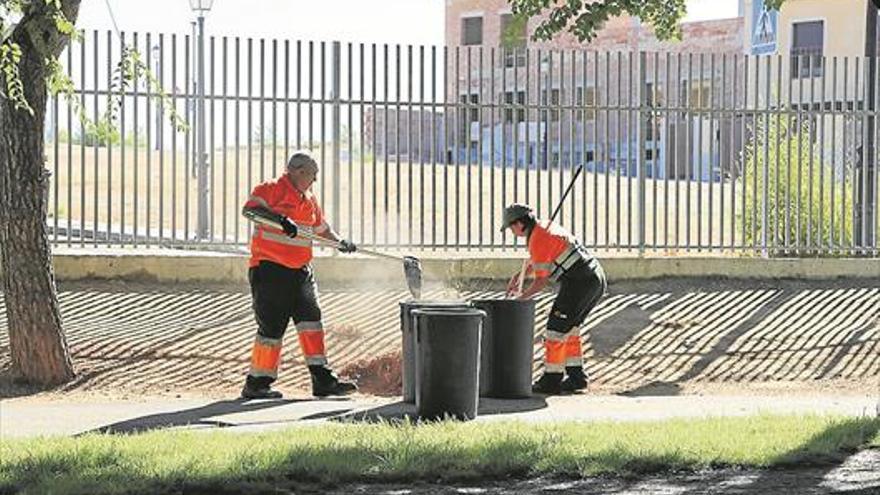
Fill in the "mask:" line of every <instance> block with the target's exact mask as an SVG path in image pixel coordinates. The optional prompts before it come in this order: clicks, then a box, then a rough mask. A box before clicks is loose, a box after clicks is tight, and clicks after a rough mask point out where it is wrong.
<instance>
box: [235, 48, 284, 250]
mask: <svg viewBox="0 0 880 495" xmlns="http://www.w3.org/2000/svg"><path fill="white" fill-rule="evenodd" d="M221 49H222V52H223V69H222V70H223V76H222V79H221V84H222V87H223V99H222V100H221V102H222V103H221V110H220V111H221V112H222V114H223V129H222V132H223V138H222V142H221V146H222V148H223V174H222V187H223V192H222V197H221V200H222V202H221V208H222V211H223V231H222V236H223V242H224V243H226V242H228V240H229V237H228V231H227V225H228V224H227V221H226V214H227V211H228V210H227V208H228V204H229V197H228V196H229V187H228V184H227V181H228V179H229V141H228V140H229V112H228V109H227V106H226V101H227V100H228V99H229V97H228V95H229V83H228V78H229V39H228V38H227V37H226V36H224V37H223V38H222V46H221ZM285 104H286V102H285ZM236 125H238V122H237V121H236ZM237 152H238V151H237V150H236V153H237ZM240 197H241V196H239V194H238V190H237V189H236V191H235V195H234V196H233V204H236V203H237V202H238V201H239V198H240ZM236 216H237V215H236ZM234 243H235V244H238V239H236V240H235V241H234Z"/></svg>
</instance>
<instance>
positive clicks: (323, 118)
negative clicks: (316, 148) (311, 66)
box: [318, 41, 335, 223]
mask: <svg viewBox="0 0 880 495" xmlns="http://www.w3.org/2000/svg"><path fill="white" fill-rule="evenodd" d="M331 63H332V60H331ZM320 74H321V81H320V84H321V93H320V95H318V102H319V103H318V108H319V109H320V111H321V112H320V127H321V131H320V133H319V135H320V136H321V144H320V148H321V181H320V182H321V201H323V202H324V204H325V205H326V204H327V203H326V201H327V166H326V164H327V99H328V98H327V44H326V43H325V42H323V41H322V42H321V72H320ZM331 84H332V82H331ZM331 118H332V115H331ZM331 125H332V124H331ZM334 215H335V212H334ZM331 218H332V217H331ZM334 223H335V222H334Z"/></svg>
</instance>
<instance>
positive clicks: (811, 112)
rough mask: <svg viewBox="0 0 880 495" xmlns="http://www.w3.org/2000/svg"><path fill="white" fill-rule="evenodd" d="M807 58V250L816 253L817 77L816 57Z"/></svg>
mask: <svg viewBox="0 0 880 495" xmlns="http://www.w3.org/2000/svg"><path fill="white" fill-rule="evenodd" d="M807 59H808V67H809V71H810V100H809V107H808V108H807V115H808V116H809V118H808V119H807V123H808V125H809V126H810V134H809V141H807V144H808V148H807V152H808V153H809V156H808V160H809V172H808V174H809V179H808V184H809V188H810V190H809V193H808V198H807V202H808V206H807V252H808V253H813V254H815V253H818V250H817V249H816V248H817V247H818V245H817V243H816V239H814V235H813V209H814V207H815V206H814V205H815V203H814V201H815V196H814V194H813V192H814V188H815V185H814V184H813V177H815V174H814V172H815V169H814V167H813V166H814V163H813V155H815V151H814V149H813V146H814V143H815V142H816V139H815V138H816V125H815V119H816V116H817V115H816V113H815V105H814V104H815V102H816V77H815V75H814V74H813V69H814V67H813V59H814V57H813V56H812V55H811V56H809V57H807ZM823 71H824V68H823ZM802 103H803V102H802ZM820 201H821V197H820ZM820 205H821V203H820ZM819 209H820V210H821V209H822V207H821V206H820V207H819Z"/></svg>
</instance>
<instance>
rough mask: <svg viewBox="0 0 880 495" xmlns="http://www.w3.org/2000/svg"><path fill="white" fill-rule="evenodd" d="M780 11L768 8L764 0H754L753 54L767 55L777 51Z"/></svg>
mask: <svg viewBox="0 0 880 495" xmlns="http://www.w3.org/2000/svg"><path fill="white" fill-rule="evenodd" d="M778 21H779V12H777V11H776V10H774V9H768V8H767V6H766V5H765V4H764V0H753V1H752V33H751V36H752V54H753V55H766V54H768V53H774V52H775V51H776V33H777V26H778Z"/></svg>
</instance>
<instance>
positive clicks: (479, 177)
mask: <svg viewBox="0 0 880 495" xmlns="http://www.w3.org/2000/svg"><path fill="white" fill-rule="evenodd" d="M477 53H478V54H479V60H478V63H479V70H478V75H477V84H479V89H478V98H479V104H480V106H479V107H478V108H477V121H478V122H477V127H478V129H477V215H478V216H477V225H476V228H477V245H479V246H482V245H483V230H484V229H483V109H484V108H485V107H486V95H485V93H484V91H483V47H482V46H480V48H479V50H478V52H477ZM490 110H491V107H490ZM490 135H491V134H490ZM471 223H472V222H470V223H468V225H471ZM469 244H470V243H469Z"/></svg>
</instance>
